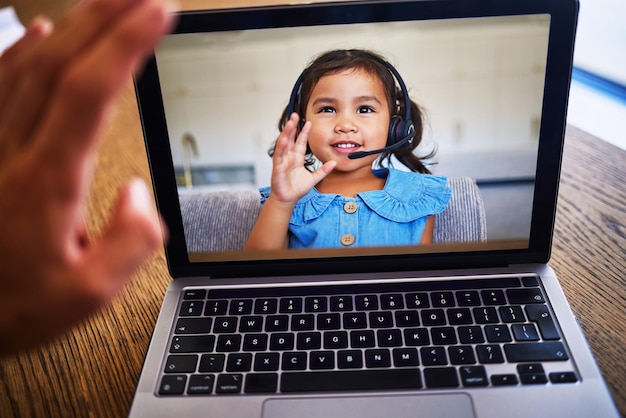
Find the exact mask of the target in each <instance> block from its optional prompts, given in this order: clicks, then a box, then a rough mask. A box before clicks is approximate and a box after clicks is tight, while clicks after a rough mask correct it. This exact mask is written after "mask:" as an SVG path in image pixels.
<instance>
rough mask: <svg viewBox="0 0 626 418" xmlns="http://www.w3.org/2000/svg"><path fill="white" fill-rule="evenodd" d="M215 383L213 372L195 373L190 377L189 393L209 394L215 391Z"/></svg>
mask: <svg viewBox="0 0 626 418" xmlns="http://www.w3.org/2000/svg"><path fill="white" fill-rule="evenodd" d="M214 384H215V375H213V374H194V375H192V376H190V377H189V387H188V388H187V394H189V395H208V394H210V393H211V392H213V385H214Z"/></svg>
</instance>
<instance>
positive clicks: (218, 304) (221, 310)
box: [204, 299, 228, 316]
mask: <svg viewBox="0 0 626 418" xmlns="http://www.w3.org/2000/svg"><path fill="white" fill-rule="evenodd" d="M227 310H228V301H227V300H222V299H218V300H207V302H206V305H205V307H204V314H205V315H206V316H215V315H226V312H227Z"/></svg>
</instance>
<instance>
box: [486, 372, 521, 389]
mask: <svg viewBox="0 0 626 418" xmlns="http://www.w3.org/2000/svg"><path fill="white" fill-rule="evenodd" d="M518 383H519V381H518V380H517V375H515V374H513V373H511V374H494V375H491V384H492V385H494V386H515V385H517V384H518Z"/></svg>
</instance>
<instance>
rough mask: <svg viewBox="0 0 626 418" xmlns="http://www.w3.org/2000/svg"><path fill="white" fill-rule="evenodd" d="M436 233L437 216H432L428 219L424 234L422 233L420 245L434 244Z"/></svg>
mask: <svg viewBox="0 0 626 418" xmlns="http://www.w3.org/2000/svg"><path fill="white" fill-rule="evenodd" d="M434 233H435V215H430V216H429V217H428V219H426V226H425V227H424V232H422V238H421V239H420V245H424V244H432V243H433V236H434Z"/></svg>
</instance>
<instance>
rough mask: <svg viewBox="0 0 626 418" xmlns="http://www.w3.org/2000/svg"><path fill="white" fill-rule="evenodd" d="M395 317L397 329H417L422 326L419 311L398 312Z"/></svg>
mask: <svg viewBox="0 0 626 418" xmlns="http://www.w3.org/2000/svg"><path fill="white" fill-rule="evenodd" d="M395 317H396V327H400V328H405V327H417V326H419V324H420V317H419V314H418V313H417V311H397V312H396V313H395Z"/></svg>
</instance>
